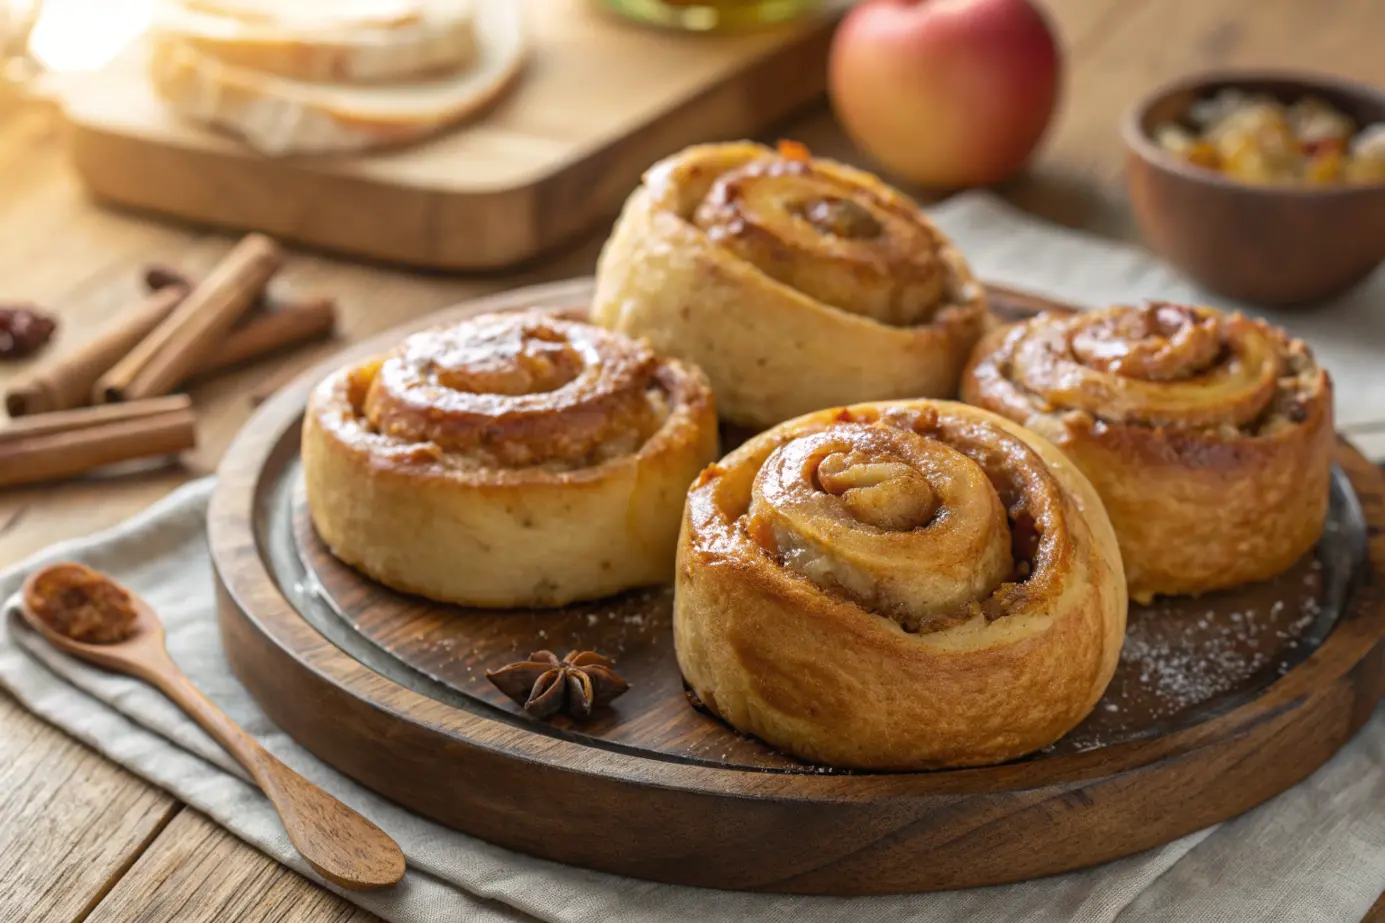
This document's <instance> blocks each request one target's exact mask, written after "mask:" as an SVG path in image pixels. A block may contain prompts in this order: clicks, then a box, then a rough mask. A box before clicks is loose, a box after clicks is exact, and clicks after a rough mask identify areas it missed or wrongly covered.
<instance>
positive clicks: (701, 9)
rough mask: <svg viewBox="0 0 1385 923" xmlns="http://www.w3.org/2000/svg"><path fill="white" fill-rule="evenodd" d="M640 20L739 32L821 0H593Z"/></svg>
mask: <svg viewBox="0 0 1385 923" xmlns="http://www.w3.org/2000/svg"><path fill="white" fill-rule="evenodd" d="M597 2H598V3H599V4H600V5H601V6H604V7H607V8H608V9H612V10H615V11H616V12H617V13H620V14H621V15H623V16H627V17H629V18H631V19H636V20H639V21H640V22H646V23H651V24H654V25H658V26H664V27H667V28H672V29H683V30H685V31H688V32H739V31H744V30H747V29H754V28H758V27H760V26H769V25H773V24H775V23H780V22H787V21H788V20H791V19H796V18H798V17H800V16H805V15H807V14H809V13H812V12H813V11H815V10H818V9H820V8H822V7H823V6H824V5H825V0H597Z"/></svg>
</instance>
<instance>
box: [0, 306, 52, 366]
mask: <svg viewBox="0 0 1385 923" xmlns="http://www.w3.org/2000/svg"><path fill="white" fill-rule="evenodd" d="M57 329H58V322H57V321H55V320H54V319H53V318H51V317H49V316H48V315H47V314H44V313H42V312H41V311H39V310H38V308H36V307H34V306H33V305H6V306H3V307H0V359H22V358H23V357H25V356H30V355H33V354H34V353H36V352H38V351H39V350H40V349H42V348H43V347H44V346H45V345H47V343H48V341H49V340H51V339H52V338H53V333H54V331H56V330H57Z"/></svg>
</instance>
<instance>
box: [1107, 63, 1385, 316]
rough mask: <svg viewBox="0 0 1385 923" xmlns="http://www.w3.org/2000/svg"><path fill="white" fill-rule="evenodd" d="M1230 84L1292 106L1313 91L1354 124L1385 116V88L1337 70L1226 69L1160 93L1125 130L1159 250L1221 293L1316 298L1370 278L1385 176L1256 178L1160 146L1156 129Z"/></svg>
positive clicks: (1138, 193) (1382, 248) (1142, 218)
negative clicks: (1346, 181) (1301, 181)
mask: <svg viewBox="0 0 1385 923" xmlns="http://www.w3.org/2000/svg"><path fill="white" fill-rule="evenodd" d="M1225 88H1236V89H1242V90H1249V91H1258V92H1263V93H1266V94H1268V95H1270V96H1273V97H1275V98H1277V99H1281V100H1283V101H1285V102H1292V101H1293V100H1295V99H1299V98H1301V97H1303V96H1306V95H1309V94H1311V95H1315V96H1319V97H1321V98H1323V99H1325V100H1326V101H1327V102H1329V103H1331V104H1332V105H1333V106H1335V107H1337V108H1338V109H1339V110H1341V111H1342V112H1344V113H1346V114H1347V115H1350V116H1351V117H1352V118H1354V119H1355V120H1356V122H1357V124H1358V125H1364V124H1367V123H1370V122H1378V121H1385V92H1382V91H1381V90H1377V89H1374V88H1372V87H1367V86H1363V85H1361V84H1355V83H1350V82H1348V81H1345V80H1339V79H1336V78H1333V77H1320V76H1307V75H1290V74H1279V73H1235V72H1221V73H1215V74H1204V75H1201V76H1197V77H1190V78H1185V79H1183V80H1180V81H1177V82H1175V83H1172V84H1169V85H1167V86H1165V87H1163V88H1161V89H1159V90H1156V91H1155V92H1154V93H1152V94H1150V95H1149V96H1148V97H1146V98H1145V99H1143V100H1141V101H1140V102H1138V103H1136V104H1135V106H1133V107H1132V108H1131V109H1130V111H1129V112H1128V113H1127V114H1126V116H1125V119H1124V122H1123V124H1122V126H1121V129H1122V133H1123V134H1124V137H1125V144H1126V148H1127V154H1126V177H1127V181H1128V184H1129V190H1130V202H1131V205H1132V206H1133V208H1134V211H1135V217H1136V220H1137V221H1138V222H1139V225H1140V228H1141V230H1142V231H1143V232H1144V235H1145V238H1146V241H1147V243H1148V244H1149V246H1150V247H1151V249H1153V250H1154V251H1155V252H1157V253H1159V254H1160V255H1161V256H1163V257H1164V258H1165V259H1167V260H1168V261H1169V262H1170V263H1172V264H1173V265H1174V266H1177V267H1178V268H1179V269H1181V270H1182V271H1183V272H1185V273H1187V274H1188V275H1189V276H1192V277H1193V278H1194V279H1196V280H1197V281H1198V282H1200V283H1201V284H1202V285H1204V286H1206V287H1207V288H1209V289H1211V290H1213V291H1215V292H1217V293H1218V294H1221V295H1225V296H1227V297H1229V298H1235V299H1238V300H1241V301H1249V302H1255V303H1258V304H1265V305H1295V304H1304V303H1307V302H1313V301H1319V300H1321V299H1324V298H1328V297H1330V296H1333V295H1337V294H1340V293H1342V292H1344V291H1346V290H1347V289H1349V288H1351V287H1352V286H1354V285H1356V284H1357V283H1358V282H1360V281H1361V280H1362V279H1364V278H1365V277H1366V276H1368V275H1370V273H1371V271H1372V270H1373V269H1375V267H1376V266H1377V265H1379V264H1380V262H1381V261H1382V260H1385V183H1370V184H1358V185H1341V186H1297V185H1295V186H1257V185H1252V184H1248V183H1244V182H1239V181H1236V180H1233V179H1229V178H1227V177H1225V176H1223V175H1222V174H1220V173H1218V172H1216V171H1213V170H1208V169H1203V168H1201V167H1196V166H1193V165H1192V164H1189V163H1186V162H1184V161H1183V160H1182V159H1180V158H1179V157H1177V156H1175V155H1173V154H1170V153H1168V152H1167V151H1164V150H1163V149H1161V148H1160V147H1159V146H1158V145H1157V144H1156V143H1155V141H1154V131H1155V129H1156V128H1157V127H1158V126H1160V125H1163V124H1166V123H1168V122H1173V121H1177V120H1178V119H1179V118H1180V117H1181V116H1183V114H1184V113H1185V112H1187V110H1188V108H1189V106H1191V105H1192V104H1193V102H1194V101H1195V100H1198V99H1201V98H1203V97H1207V96H1211V95H1214V94H1215V93H1216V92H1217V91H1219V90H1221V89H1225Z"/></svg>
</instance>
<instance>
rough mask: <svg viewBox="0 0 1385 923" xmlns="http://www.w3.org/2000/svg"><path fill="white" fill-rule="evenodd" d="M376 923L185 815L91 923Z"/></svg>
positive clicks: (206, 822) (137, 864) (89, 919)
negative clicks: (164, 922) (166, 922)
mask: <svg viewBox="0 0 1385 923" xmlns="http://www.w3.org/2000/svg"><path fill="white" fill-rule="evenodd" d="M174 920H176V921H177V923H203V921H205V923H280V921H283V923H378V921H379V917H377V916H375V915H374V914H372V913H368V912H366V911H364V910H361V909H360V908H358V907H355V906H353V905H352V904H349V903H347V902H346V901H344V900H342V899H341V898H339V897H337V896H336V895H334V894H331V893H329V892H327V891H325V890H323V889H322V888H319V887H318V886H317V885H315V884H313V883H311V882H309V881H308V880H307V879H306V878H303V877H302V876H301V875H299V874H297V873H296V872H293V871H290V870H289V869H287V868H285V867H284V866H282V865H280V864H279V863H278V862H276V861H274V860H273V859H271V858H269V857H268V856H266V855H264V854H263V853H260V852H257V851H256V850H254V849H251V848H250V847H248V846H246V845H245V844H244V843H242V842H241V841H240V840H237V839H236V838H235V837H233V836H231V834H229V833H227V832H226V831H225V830H222V829H221V828H220V827H218V826H217V825H216V824H215V823H213V822H212V821H210V820H208V819H207V818H206V817H205V816H204V815H202V814H200V813H198V812H197V811H194V810H192V809H191V808H185V809H184V810H182V811H180V812H179V813H178V815H177V816H176V817H174V818H173V820H172V822H171V823H169V825H168V827H167V828H166V829H165V830H164V831H163V833H162V834H161V835H160V836H159V837H158V839H157V840H155V841H154V843H153V845H152V846H151V847H150V848H149V849H148V851H146V852H145V853H144V855H142V856H141V857H140V858H139V860H138V861H136V862H135V864H134V866H133V867H132V868H131V869H130V871H129V873H128V874H127V875H125V877H124V878H122V879H121V880H120V881H119V882H118V883H117V884H116V885H115V887H114V888H112V889H111V891H110V893H109V894H107V895H106V896H105V898H104V899H103V900H102V901H101V902H100V904H98V905H97V906H96V908H95V910H93V911H92V914H91V916H89V917H87V923H154V921H160V923H163V921H174Z"/></svg>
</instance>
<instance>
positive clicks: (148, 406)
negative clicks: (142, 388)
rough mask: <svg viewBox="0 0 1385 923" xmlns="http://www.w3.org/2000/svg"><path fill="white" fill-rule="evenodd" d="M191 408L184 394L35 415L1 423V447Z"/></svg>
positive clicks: (188, 399) (189, 400) (190, 401)
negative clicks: (34, 437) (31, 439)
mask: <svg viewBox="0 0 1385 923" xmlns="http://www.w3.org/2000/svg"><path fill="white" fill-rule="evenodd" d="M191 409H192V400H191V399H190V398H189V397H188V396H187V395H186V394H170V395H168V396H167V397H151V398H147V399H145V400H142V401H126V402H125V403H123V404H102V405H101V406H99V407H79V408H77V409H75V410H55V411H53V412H52V413H40V414H34V415H32V416H28V417H24V418H22V419H19V420H14V421H12V422H11V423H9V424H7V425H5V426H0V446H5V445H9V444H10V443H13V442H18V441H20V440H21V439H28V438H30V437H31V436H47V435H49V434H52V433H69V432H74V431H76V430H79V429H88V428H90V427H93V426H103V425H105V424H107V423H121V422H124V421H126V420H140V419H145V418H147V417H157V416H162V415H164V414H172V413H181V412H182V411H185V410H191Z"/></svg>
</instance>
